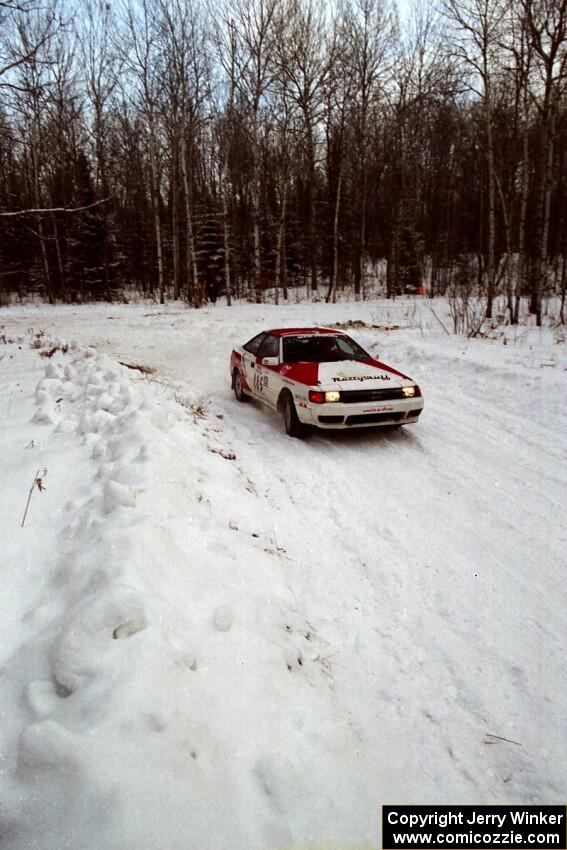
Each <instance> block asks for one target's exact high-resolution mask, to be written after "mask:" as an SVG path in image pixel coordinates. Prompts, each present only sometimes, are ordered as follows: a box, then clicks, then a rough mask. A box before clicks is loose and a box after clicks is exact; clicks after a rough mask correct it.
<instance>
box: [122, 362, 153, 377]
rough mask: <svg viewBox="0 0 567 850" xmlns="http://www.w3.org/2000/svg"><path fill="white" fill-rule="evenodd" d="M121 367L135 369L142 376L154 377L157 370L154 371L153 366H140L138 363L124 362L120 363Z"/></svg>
mask: <svg viewBox="0 0 567 850" xmlns="http://www.w3.org/2000/svg"><path fill="white" fill-rule="evenodd" d="M118 362H119V363H120V365H121V366H126V368H127V369H134V370H135V371H136V372H141V373H142V375H153V374H154V372H155V369H152V367H151V366H139V365H138V364H137V363H124V362H123V361H122V360H119V361H118Z"/></svg>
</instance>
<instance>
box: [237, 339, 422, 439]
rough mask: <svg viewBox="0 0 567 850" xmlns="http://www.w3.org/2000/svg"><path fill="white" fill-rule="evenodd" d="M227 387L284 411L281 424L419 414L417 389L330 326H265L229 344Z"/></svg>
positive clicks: (362, 422)
mask: <svg viewBox="0 0 567 850" xmlns="http://www.w3.org/2000/svg"><path fill="white" fill-rule="evenodd" d="M230 375H231V380H232V388H233V389H234V392H235V395H236V398H237V399H238V401H246V399H247V398H248V397H249V396H251V397H253V398H256V399H259V400H260V401H262V402H264V404H267V405H268V406H269V407H272V408H273V409H275V410H277V411H279V412H280V413H282V414H283V419H284V423H285V430H286V432H287V433H288V434H289V435H290V436H292V437H300V436H302V434H303V433H304V431H305V429H306V427H307V426H315V427H316V428H345V429H346V428H365V427H368V426H373V427H375V426H400V425H409V424H411V423H413V422H417V420H418V417H419V414H420V413H421V411H422V409H423V398H422V395H421V390H420V388H419V387H418V386H417V384H416V383H415V381H412V379H411V378H408V376H407V375H403V374H402V373H401V372H398V371H397V370H396V369H393V368H392V367H391V366H386V364H385V363H381V362H380V361H379V360H374V358H372V357H371V356H370V354H368V352H367V351H365V350H364V349H363V348H362V347H361V346H360V345H358V343H356V342H355V341H354V340H353V339H351V338H350V337H349V336H347V334H345V333H342V332H341V331H338V330H333V329H332V328H279V329H276V330H269V331H263V332H262V333H260V334H258V335H257V336H255V337H253V338H252V339H251V340H249V341H248V342H247V343H245V344H244V345H243V346H241V347H239V348H235V349H234V350H233V351H232V354H231V357H230Z"/></svg>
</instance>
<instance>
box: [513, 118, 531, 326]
mask: <svg viewBox="0 0 567 850" xmlns="http://www.w3.org/2000/svg"><path fill="white" fill-rule="evenodd" d="M529 150H530V149H529V133H528V116H527V110H525V112H524V126H523V131H522V192H521V197H520V223H519V229H518V253H519V263H518V270H517V280H516V297H515V299H514V316H513V319H512V324H514V325H517V324H518V322H519V319H520V302H521V300H522V292H523V289H524V282H525V279H526V268H527V263H526V216H527V211H528V194H529V181H530V164H529V155H530V153H529Z"/></svg>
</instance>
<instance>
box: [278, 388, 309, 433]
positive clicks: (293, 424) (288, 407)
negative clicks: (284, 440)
mask: <svg viewBox="0 0 567 850" xmlns="http://www.w3.org/2000/svg"><path fill="white" fill-rule="evenodd" d="M282 410H283V418H284V425H285V432H286V434H288V436H290V437H302V436H303V434H304V432H305V431H304V427H303V425H302V424H301V422H300V421H299V417H298V415H297V411H296V409H295V404H294V403H293V399H292V397H291V394H290V393H286V394H285V396H284V397H283V400H282Z"/></svg>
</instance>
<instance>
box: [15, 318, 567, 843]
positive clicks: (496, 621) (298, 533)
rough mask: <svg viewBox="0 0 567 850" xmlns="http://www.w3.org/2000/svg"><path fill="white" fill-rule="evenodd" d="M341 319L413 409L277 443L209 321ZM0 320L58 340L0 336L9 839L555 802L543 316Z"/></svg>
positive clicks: (557, 503) (221, 831) (554, 389)
mask: <svg viewBox="0 0 567 850" xmlns="http://www.w3.org/2000/svg"><path fill="white" fill-rule="evenodd" d="M348 320H361V321H364V322H365V323H366V325H367V326H368V325H372V324H379V325H382V326H388V327H391V326H392V325H399V326H400V327H399V329H397V330H394V331H388V332H387V331H385V330H380V329H372V328H369V327H365V328H363V329H361V330H359V331H358V332H356V331H354V332H353V335H354V336H356V337H357V338H358V339H359V341H360V342H361V343H362V344H363V345H365V346H366V347H368V348H371V349H372V351H373V352H379V354H380V356H381V358H382V359H383V360H385V361H386V362H390V363H392V365H394V366H396V367H397V368H400V369H401V370H402V371H404V372H407V373H409V374H410V375H412V376H413V377H414V378H416V380H418V382H419V383H420V384H421V386H422V388H423V391H424V395H425V402H426V408H425V411H424V414H423V416H422V419H421V421H420V423H419V424H418V425H416V426H409V427H408V428H406V429H401V430H400V431H396V432H380V431H375V432H372V431H365V432H361V431H357V432H354V433H353V432H346V433H345V432H341V433H337V434H329V433H328V432H325V433H321V434H313V435H312V436H310V437H309V438H308V439H307V440H305V441H304V442H300V441H295V440H292V439H290V438H288V437H286V436H285V434H284V433H283V427H282V425H281V423H280V422H279V421H278V419H277V418H276V417H275V415H273V414H271V413H270V412H268V411H266V410H264V409H263V408H261V407H259V406H258V405H256V404H254V403H251V404H247V405H239V404H238V403H237V402H236V401H235V399H234V396H233V394H232V393H231V390H230V385H229V378H228V360H229V355H230V350H231V347H232V345H233V343H234V342H241V341H244V340H246V339H248V338H249V337H251V336H252V335H253V334H254V333H256V332H258V331H259V330H261V329H263V328H267V327H273V326H276V325H277V326H282V325H290V326H291V325H294V326H296V325H297V324H311V323H317V322H318V323H321V324H332V323H334V322H346V321H348ZM0 325H2V326H3V327H2V329H1V332H2V333H5V334H6V336H7V337H8V338H10V339H16V338H17V337H18V336H20V335H25V334H26V332H27V329H29V328H33V329H34V331H35V332H37V331H39V330H40V329H42V330H43V331H44V332H45V335H46V337H47V338H48V339H49V340H51V341H53V340H56V339H57V338H60V339H61V340H64V341H69V340H71V339H76V340H78V344H77V345H76V346H74V347H73V348H72V349H69V350H68V351H67V352H66V353H62V352H57V353H56V354H55V355H54V356H53V358H52V359H42V358H40V356H39V352H38V350H34V349H30V348H29V344H28V343H29V340H31V339H32V335H29V334H28V335H27V336H26V337H25V340H26V341H25V342H24V341H22V342H20V346H21V347H19V346H18V344H17V343H15V342H14V343H11V344H7V345H5V346H0V349H1V350H0V355H4V356H3V358H2V360H1V361H0V404H1V405H2V408H1V412H0V433H3V437H2V446H1V464H2V465H1V467H0V468H1V470H2V478H3V481H5V482H6V486H4V487H3V489H2V499H1V501H0V521H1V527H2V529H3V530H4V535H3V536H4V538H5V540H6V541H8V542H7V544H6V545H5V547H4V549H5V552H4V558H3V561H4V567H3V585H4V587H5V588H7V592H6V599H7V604H6V606H5V607H6V613H5V616H4V617H3V621H2V624H1V634H0V637H1V638H2V643H1V644H0V647H1V649H0V664H2V675H1V676H0V712H1V713H2V716H3V717H4V718H5V719H6V723H5V724H4V725H5V727H6V729H5V732H4V739H5V746H4V747H3V752H4V757H3V761H2V762H1V763H0V764H1V765H2V767H1V773H0V801H1V802H0V824H1V825H0V836H3V844H2V846H3V847H4V846H5V847H6V848H7V850H23V848H26V850H27V848H31V847H37V848H42V850H48V848H49V850H53V848H54V847H57V848H58V850H63V848H65V850H67V848H69V850H71V848H73V850H78V848H85V850H86V848H88V850H95V848H96V850H103V848H104V850H110V848H116V850H118V848H120V850H122V848H128V850H130V848H132V850H133V848H137V850H140V848H148V850H149V848H154V847H164V848H167V850H177V848H179V850H182V848H183V850H187V848H191V850H193V848H195V850H197V848H199V850H200V848H215V850H216V848H227V850H229V848H230V850H248V848H254V849H255V848H284V847H290V848H291V847H293V848H299V847H304V846H317V847H344V848H346V847H359V848H360V847H378V846H379V840H380V837H379V818H380V805H381V804H382V803H388V802H397V803H401V802H420V803H427V802H455V803H456V802H460V803H489V802H500V803H503V802H508V801H509V802H515V803H520V802H526V803H527V802H539V803H542V802H559V801H560V800H561V799H563V798H564V795H565V788H566V787H567V783H566V780H567V768H566V764H567V759H566V756H567V711H566V699H565V682H566V681H567V663H566V660H565V657H566V656H565V647H566V644H567V640H566V638H567V631H566V621H565V603H566V593H565V580H564V569H565V543H566V541H567V522H566V519H565V511H564V503H565V494H566V492H567V488H566V483H567V465H566V463H565V460H566V455H567V441H566V436H567V412H566V405H565V384H566V381H565V375H566V372H565V368H566V366H567V357H566V353H565V345H564V344H558V343H557V339H553V337H552V336H551V334H550V333H549V332H547V333H546V332H542V334H541V335H540V334H536V333H535V332H533V331H532V332H527V331H524V332H523V335H522V332H520V331H519V332H518V336H517V338H516V340H515V341H514V339H512V338H511V337H509V339H508V344H507V345H503V340H502V339H500V340H499V341H492V342H491V341H486V340H475V341H468V340H463V339H462V338H458V337H452V336H451V337H450V336H447V335H446V334H444V332H443V330H442V329H441V328H440V327H439V326H437V327H436V323H435V322H434V321H433V323H426V322H425V321H424V320H423V319H421V318H420V317H419V316H418V317H416V315H415V314H414V313H413V312H412V310H411V308H410V307H408V305H407V304H404V302H399V303H398V304H397V306H396V305H394V306H392V305H390V304H385V303H382V304H380V303H374V304H342V305H340V304H339V305H292V306H285V307H280V308H275V307H270V306H255V305H243V306H240V307H238V308H237V309H233V310H228V309H227V308H225V307H221V306H217V307H216V308H214V309H205V310H199V311H193V310H186V309H184V308H182V307H180V306H179V305H172V306H169V307H168V308H158V307H150V308H149V307H148V305H143V306H141V305H138V306H115V305H100V306H96V307H85V308H77V307H74V308H70V307H68V308H56V309H49V308H47V307H43V308H18V309H14V310H3V311H0ZM85 346H92V348H91V349H87V348H85ZM119 360H121V361H124V362H128V363H131V364H143V365H145V366H149V367H151V368H153V369H155V373H154V374H153V375H152V376H151V379H150V380H148V379H146V378H143V377H142V376H141V375H140V374H139V373H138V372H136V371H131V370H127V369H125V368H124V367H119V366H117V365H116V364H117V361H119ZM46 369H47V374H46ZM40 379H43V380H44V381H46V380H47V382H48V383H47V384H44V385H43V387H40V388H39V390H36V385H37V383H38V381H40ZM49 381H51V382H52V383H51V384H50V383H49ZM54 382H59V383H58V384H57V383H54ZM42 393H44V395H42ZM57 399H60V401H57ZM2 429H3V431H2ZM30 441H34V443H33V445H32V446H31V447H28V448H26V446H29V445H30ZM42 468H47V469H48V475H47V476H46V484H47V488H48V489H47V491H46V492H45V493H39V492H36V493H34V495H33V497H32V501H31V506H30V514H29V517H28V518H27V520H26V525H25V527H24V528H23V529H20V528H19V523H20V520H21V514H22V508H23V504H21V503H22V501H23V502H24V503H25V498H26V495H27V491H28V489H29V486H30V483H31V481H32V480H33V477H34V474H35V472H36V469H42ZM113 637H121V638H125V639H123V640H113ZM504 739H507V740H504Z"/></svg>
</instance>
